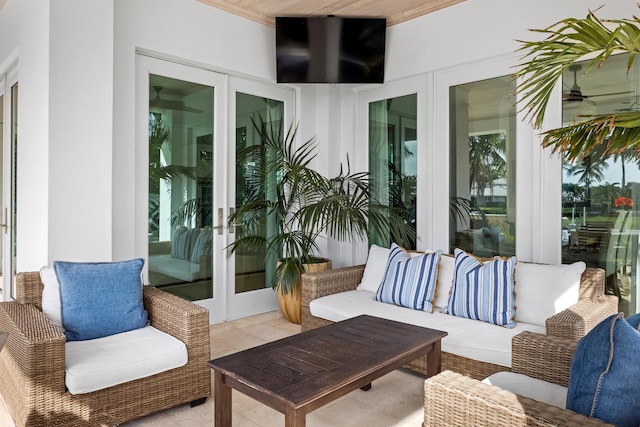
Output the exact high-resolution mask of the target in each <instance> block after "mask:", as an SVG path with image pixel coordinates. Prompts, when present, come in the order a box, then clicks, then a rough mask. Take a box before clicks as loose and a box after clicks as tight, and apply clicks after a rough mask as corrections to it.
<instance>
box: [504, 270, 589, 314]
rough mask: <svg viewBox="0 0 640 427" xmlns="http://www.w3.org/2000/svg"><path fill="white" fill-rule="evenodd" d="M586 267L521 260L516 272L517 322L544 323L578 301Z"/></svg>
mask: <svg viewBox="0 0 640 427" xmlns="http://www.w3.org/2000/svg"><path fill="white" fill-rule="evenodd" d="M585 268H586V264H585V263H584V262H582V261H579V262H574V263H573V264H555V265H548V264H533V263H520V262H519V263H518V264H517V265H516V271H515V289H516V290H515V292H516V321H517V322H526V323H532V324H534V325H539V326H545V320H546V319H547V318H549V317H551V316H553V315H554V314H557V313H559V312H561V311H562V310H564V309H566V308H569V307H570V306H571V305H573V304H575V303H577V302H578V296H579V288H580V278H581V276H582V273H583V272H584V270H585Z"/></svg>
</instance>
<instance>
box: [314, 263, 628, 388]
mask: <svg viewBox="0 0 640 427" xmlns="http://www.w3.org/2000/svg"><path fill="white" fill-rule="evenodd" d="M364 269H365V265H358V266H353V267H344V268H339V269H334V270H327V271H323V272H319V273H313V274H304V275H303V276H302V330H309V329H313V328H317V327H320V326H323V325H327V324H330V323H331V321H329V320H326V319H324V318H320V317H316V316H314V315H313V314H312V313H311V309H310V303H311V301H313V300H315V299H317V298H321V297H324V296H328V295H333V294H337V293H340V292H346V291H353V290H355V289H356V288H357V286H358V284H359V283H360V282H361V280H362V277H363V273H364ZM604 286H605V283H604V270H602V269H598V268H587V269H586V270H585V271H584V273H583V274H582V277H581V281H580V287H579V301H578V303H577V304H575V305H573V306H571V307H570V308H569V309H566V310H563V311H561V312H560V313H558V314H556V315H554V316H551V317H549V318H547V319H546V333H547V334H548V335H552V336H555V337H560V338H566V339H573V340H578V339H579V338H581V337H582V336H584V335H585V334H586V333H587V332H588V331H589V330H591V329H592V328H593V327H594V326H595V325H596V324H598V323H599V322H600V321H601V320H603V319H605V318H606V317H607V316H609V315H611V314H614V313H617V310H618V306H617V303H618V300H617V298H616V297H615V296H611V295H605V293H604V289H605V288H604ZM376 304H383V303H376ZM366 314H370V315H376V313H369V312H368V313H366ZM425 315H429V314H425ZM461 320H467V319H461ZM447 332H449V335H450V336H451V333H452V331H447ZM445 339H446V338H445ZM426 363H427V362H426V358H425V357H422V358H419V359H416V360H415V361H413V362H411V363H410V364H409V365H408V368H410V369H412V370H414V371H416V372H418V373H421V374H423V375H426V374H427V371H428V370H427V366H426ZM441 363H442V369H443V370H452V371H455V372H458V373H460V374H463V375H466V376H469V377H471V378H476V379H479V380H482V379H484V378H486V377H488V376H489V375H491V374H493V373H495V372H499V371H508V370H510V368H509V367H508V366H503V365H500V364H494V363H487V362H483V361H479V360H476V359H473V358H469V357H463V356H459V355H456V354H452V353H449V352H446V351H444V350H443V352H442V362H441Z"/></svg>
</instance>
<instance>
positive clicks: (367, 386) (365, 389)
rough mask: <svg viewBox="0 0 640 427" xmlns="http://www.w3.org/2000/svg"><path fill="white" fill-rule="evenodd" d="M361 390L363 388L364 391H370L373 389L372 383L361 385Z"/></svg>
mask: <svg viewBox="0 0 640 427" xmlns="http://www.w3.org/2000/svg"><path fill="white" fill-rule="evenodd" d="M360 390H362V391H369V390H371V383H369V384H367V385H365V386H362V387H360Z"/></svg>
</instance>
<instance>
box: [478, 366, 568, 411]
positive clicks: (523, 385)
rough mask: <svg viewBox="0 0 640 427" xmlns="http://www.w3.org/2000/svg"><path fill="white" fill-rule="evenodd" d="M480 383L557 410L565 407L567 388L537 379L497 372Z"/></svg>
mask: <svg viewBox="0 0 640 427" xmlns="http://www.w3.org/2000/svg"><path fill="white" fill-rule="evenodd" d="M482 382H483V383H487V384H491V385H494V386H496V387H499V388H501V389H503V390H508V391H510V392H512V393H515V394H518V395H520V396H524V397H528V398H530V399H534V400H537V401H538V402H544V403H547V404H549V405H553V406H557V407H558V408H562V409H565V407H566V403H567V388H566V387H562V386H561V385H558V384H553V383H549V382H546V381H542V380H540V379H538V378H532V377H528V376H526V375H522V374H516V373H513V372H498V373H495V374H493V375H491V376H489V377H487V378H485V379H484V380H483V381H482Z"/></svg>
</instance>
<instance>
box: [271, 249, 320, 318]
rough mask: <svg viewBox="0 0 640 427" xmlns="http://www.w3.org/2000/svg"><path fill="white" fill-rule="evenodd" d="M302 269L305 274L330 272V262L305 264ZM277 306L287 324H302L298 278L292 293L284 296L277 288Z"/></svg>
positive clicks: (300, 290)
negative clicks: (287, 321)
mask: <svg viewBox="0 0 640 427" xmlns="http://www.w3.org/2000/svg"><path fill="white" fill-rule="evenodd" d="M304 268H305V271H306V272H307V273H317V272H319V271H324V270H331V260H330V259H326V258H324V262H316V263H313V264H305V265H304ZM278 305H279V306H280V311H282V314H284V317H286V318H287V320H289V322H291V323H295V324H297V325H299V324H300V323H302V286H300V278H298V280H297V281H296V283H295V286H294V287H293V292H289V293H288V294H284V293H282V291H281V290H280V287H278Z"/></svg>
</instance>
